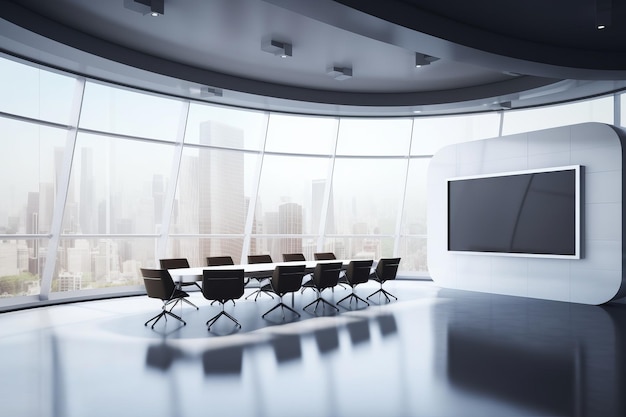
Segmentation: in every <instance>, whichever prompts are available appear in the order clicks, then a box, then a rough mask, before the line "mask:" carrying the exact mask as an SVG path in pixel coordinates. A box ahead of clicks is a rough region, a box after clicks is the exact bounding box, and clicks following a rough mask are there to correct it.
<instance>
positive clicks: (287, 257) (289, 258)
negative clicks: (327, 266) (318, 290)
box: [283, 253, 315, 293]
mask: <svg viewBox="0 0 626 417" xmlns="http://www.w3.org/2000/svg"><path fill="white" fill-rule="evenodd" d="M283 262H306V258H305V257H304V255H303V254H302V253H283ZM306 277H308V279H307V278H306ZM303 281H304V282H303V283H302V289H301V290H300V292H301V293H304V290H306V289H307V288H311V289H315V286H314V285H313V277H312V275H311V274H306V276H305V278H304V280H303Z"/></svg>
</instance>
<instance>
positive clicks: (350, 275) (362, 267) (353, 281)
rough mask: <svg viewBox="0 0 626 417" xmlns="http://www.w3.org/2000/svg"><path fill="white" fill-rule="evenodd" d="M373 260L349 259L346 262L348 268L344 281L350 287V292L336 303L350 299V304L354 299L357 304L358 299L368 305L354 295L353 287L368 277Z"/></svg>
mask: <svg viewBox="0 0 626 417" xmlns="http://www.w3.org/2000/svg"><path fill="white" fill-rule="evenodd" d="M373 263H374V262H373V261H372V260H364V261H351V262H350V263H349V264H348V268H347V269H346V282H347V284H348V285H349V286H350V287H351V288H352V292H351V293H350V294H348V295H347V296H345V297H343V298H342V299H341V300H339V301H337V305H339V303H341V302H342V301H344V300H348V299H349V300H350V305H352V300H353V299H356V304H357V305H358V303H359V301H362V302H364V303H365V304H367V305H370V303H368V302H367V301H365V300H364V299H363V298H361V297H359V296H358V295H356V292H355V288H356V286H357V285H359V284H363V283H365V282H367V281H368V280H369V279H370V273H371V271H372V264H373Z"/></svg>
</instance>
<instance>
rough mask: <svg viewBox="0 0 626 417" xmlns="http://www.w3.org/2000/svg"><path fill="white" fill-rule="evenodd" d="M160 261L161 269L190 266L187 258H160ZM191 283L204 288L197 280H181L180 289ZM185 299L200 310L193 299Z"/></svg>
mask: <svg viewBox="0 0 626 417" xmlns="http://www.w3.org/2000/svg"><path fill="white" fill-rule="evenodd" d="M159 263H160V264H161V269H178V268H189V261H188V260H187V258H169V259H159ZM190 285H195V286H196V287H198V288H199V289H200V290H202V288H200V285H198V282H197V281H194V282H183V281H180V282H179V283H178V287H179V289H182V287H188V286H190ZM183 301H185V302H186V303H187V304H189V305H190V306H193V307H195V309H196V310H198V306H197V305H195V304H194V303H192V302H191V301H189V300H183Z"/></svg>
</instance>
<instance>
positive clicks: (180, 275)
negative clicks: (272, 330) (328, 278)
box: [167, 259, 377, 306]
mask: <svg viewBox="0 0 626 417" xmlns="http://www.w3.org/2000/svg"><path fill="white" fill-rule="evenodd" d="M350 261H351V260H350V259H333V260H320V261H292V262H272V263H259V264H241V265H220V266H201V267H192V268H176V269H168V270H167V271H168V272H169V273H170V275H171V276H172V279H173V280H174V282H175V283H177V284H178V285H180V284H181V283H187V282H196V281H202V276H203V274H204V271H206V270H224V269H243V273H244V276H245V277H248V278H250V277H259V276H261V277H270V276H271V275H272V273H273V272H274V269H276V267H277V266H281V265H304V271H305V274H311V273H313V271H315V266H316V265H317V264H320V263H335V262H341V265H342V269H344V270H345V269H346V268H347V267H348V265H349V264H350ZM376 263H377V262H376V261H373V263H372V268H375V267H376ZM293 303H294V295H293V293H292V294H291V305H292V306H293Z"/></svg>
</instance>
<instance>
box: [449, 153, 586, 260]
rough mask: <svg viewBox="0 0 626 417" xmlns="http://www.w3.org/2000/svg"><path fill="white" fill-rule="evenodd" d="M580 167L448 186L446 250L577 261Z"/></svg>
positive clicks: (452, 182) (469, 179)
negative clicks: (561, 258)
mask: <svg viewBox="0 0 626 417" xmlns="http://www.w3.org/2000/svg"><path fill="white" fill-rule="evenodd" d="M580 171H581V167H580V166H578V165H577V166H568V167H559V168H550V169H548V170H546V169H543V170H532V171H521V172H514V173H505V174H497V175H489V176H477V177H463V178H452V179H449V180H448V250H449V251H459V252H475V253H488V254H510V255H519V256H539V257H541V256H545V257H564V258H580Z"/></svg>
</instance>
